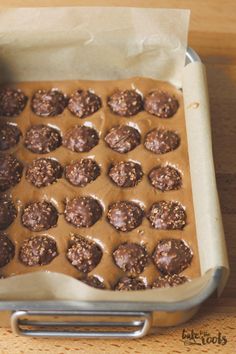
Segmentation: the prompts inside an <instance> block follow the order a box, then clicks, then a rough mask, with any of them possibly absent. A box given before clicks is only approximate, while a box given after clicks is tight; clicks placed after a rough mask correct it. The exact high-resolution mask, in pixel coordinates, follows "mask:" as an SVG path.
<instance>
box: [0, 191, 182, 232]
mask: <svg viewBox="0 0 236 354" xmlns="http://www.w3.org/2000/svg"><path fill="white" fill-rule="evenodd" d="M102 213H103V208H102V205H101V203H100V202H99V201H98V200H97V199H95V198H93V197H90V196H83V197H74V198H73V199H69V200H66V201H65V209H64V217H65V220H66V221H67V222H68V223H70V224H72V225H73V226H74V227H76V228H81V227H82V228H88V227H91V226H93V225H94V224H95V223H96V222H97V221H98V220H99V219H100V218H101V216H102ZM16 215H17V211H16V208H15V206H14V204H13V202H12V201H11V199H10V198H8V197H6V196H0V230H5V229H6V228H7V227H9V226H10V225H11V224H12V223H13V221H14V220H15V218H16ZM144 215H145V213H144V210H143V208H142V207H141V206H140V205H139V204H138V203H135V202H133V201H132V202H131V201H127V200H125V201H117V202H115V203H113V204H111V205H110V206H109V207H108V212H107V221H108V222H109V223H110V224H111V225H112V226H113V227H114V228H115V229H116V230H118V231H122V232H129V231H132V230H134V229H135V228H137V227H138V226H140V225H141V223H142V219H143V217H144ZM58 217H59V213H58V211H57V209H56V207H55V206H54V205H53V204H52V203H50V202H47V201H36V202H31V203H29V204H28V205H27V206H25V208H24V209H23V212H22V215H21V222H22V225H23V226H24V227H26V228H28V229H29V230H31V231H37V232H38V231H45V230H48V229H50V228H52V227H55V226H56V225H57V221H58ZM146 217H147V218H148V220H149V221H150V224H151V226H152V227H153V228H155V229H158V230H182V229H183V228H184V226H185V225H186V213H185V210H184V207H183V206H182V205H181V204H180V203H178V202H174V201H164V200H162V201H158V202H156V203H154V204H153V205H152V206H151V208H150V209H149V211H148V212H147V214H146Z"/></svg>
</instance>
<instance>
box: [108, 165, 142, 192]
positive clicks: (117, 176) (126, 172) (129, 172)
mask: <svg viewBox="0 0 236 354" xmlns="http://www.w3.org/2000/svg"><path fill="white" fill-rule="evenodd" d="M142 176H143V171H142V167H141V165H139V164H138V163H136V162H133V161H121V162H117V163H115V164H114V165H113V166H112V167H111V168H110V170H109V177H110V178H111V180H112V181H113V182H114V183H115V184H116V185H117V186H118V187H123V188H127V187H135V186H136V185H137V184H138V183H139V182H140V181H141V179H142Z"/></svg>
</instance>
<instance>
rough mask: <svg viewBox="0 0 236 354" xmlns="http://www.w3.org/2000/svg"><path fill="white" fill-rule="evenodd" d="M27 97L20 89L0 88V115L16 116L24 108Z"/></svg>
mask: <svg viewBox="0 0 236 354" xmlns="http://www.w3.org/2000/svg"><path fill="white" fill-rule="evenodd" d="M27 100H28V98H27V97H26V95H25V94H24V92H23V91H21V90H20V89H13V88H9V87H8V88H1V89H0V116H5V117H16V116H18V115H19V114H20V113H21V112H22V111H23V110H24V108H25V106H26V103H27Z"/></svg>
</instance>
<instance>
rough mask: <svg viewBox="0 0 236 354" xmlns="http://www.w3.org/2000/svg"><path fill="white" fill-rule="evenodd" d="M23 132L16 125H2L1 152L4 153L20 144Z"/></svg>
mask: <svg viewBox="0 0 236 354" xmlns="http://www.w3.org/2000/svg"><path fill="white" fill-rule="evenodd" d="M20 136H21V131H20V129H19V128H18V127H17V125H15V124H11V123H0V150H1V151H4V150H7V149H10V148H12V147H14V146H15V145H16V144H18V143H19V140H20Z"/></svg>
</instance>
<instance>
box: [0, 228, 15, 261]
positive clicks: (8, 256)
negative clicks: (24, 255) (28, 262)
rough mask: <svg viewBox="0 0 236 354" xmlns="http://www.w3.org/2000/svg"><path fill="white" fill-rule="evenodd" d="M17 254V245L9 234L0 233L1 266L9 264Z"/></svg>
mask: <svg viewBox="0 0 236 354" xmlns="http://www.w3.org/2000/svg"><path fill="white" fill-rule="evenodd" d="M14 255H15V246H14V245H13V243H12V241H11V240H10V239H9V237H8V235H6V234H5V233H3V232H1V233H0V267H4V266H5V265H7V264H8V263H9V262H10V261H11V260H12V258H13V257H14Z"/></svg>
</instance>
